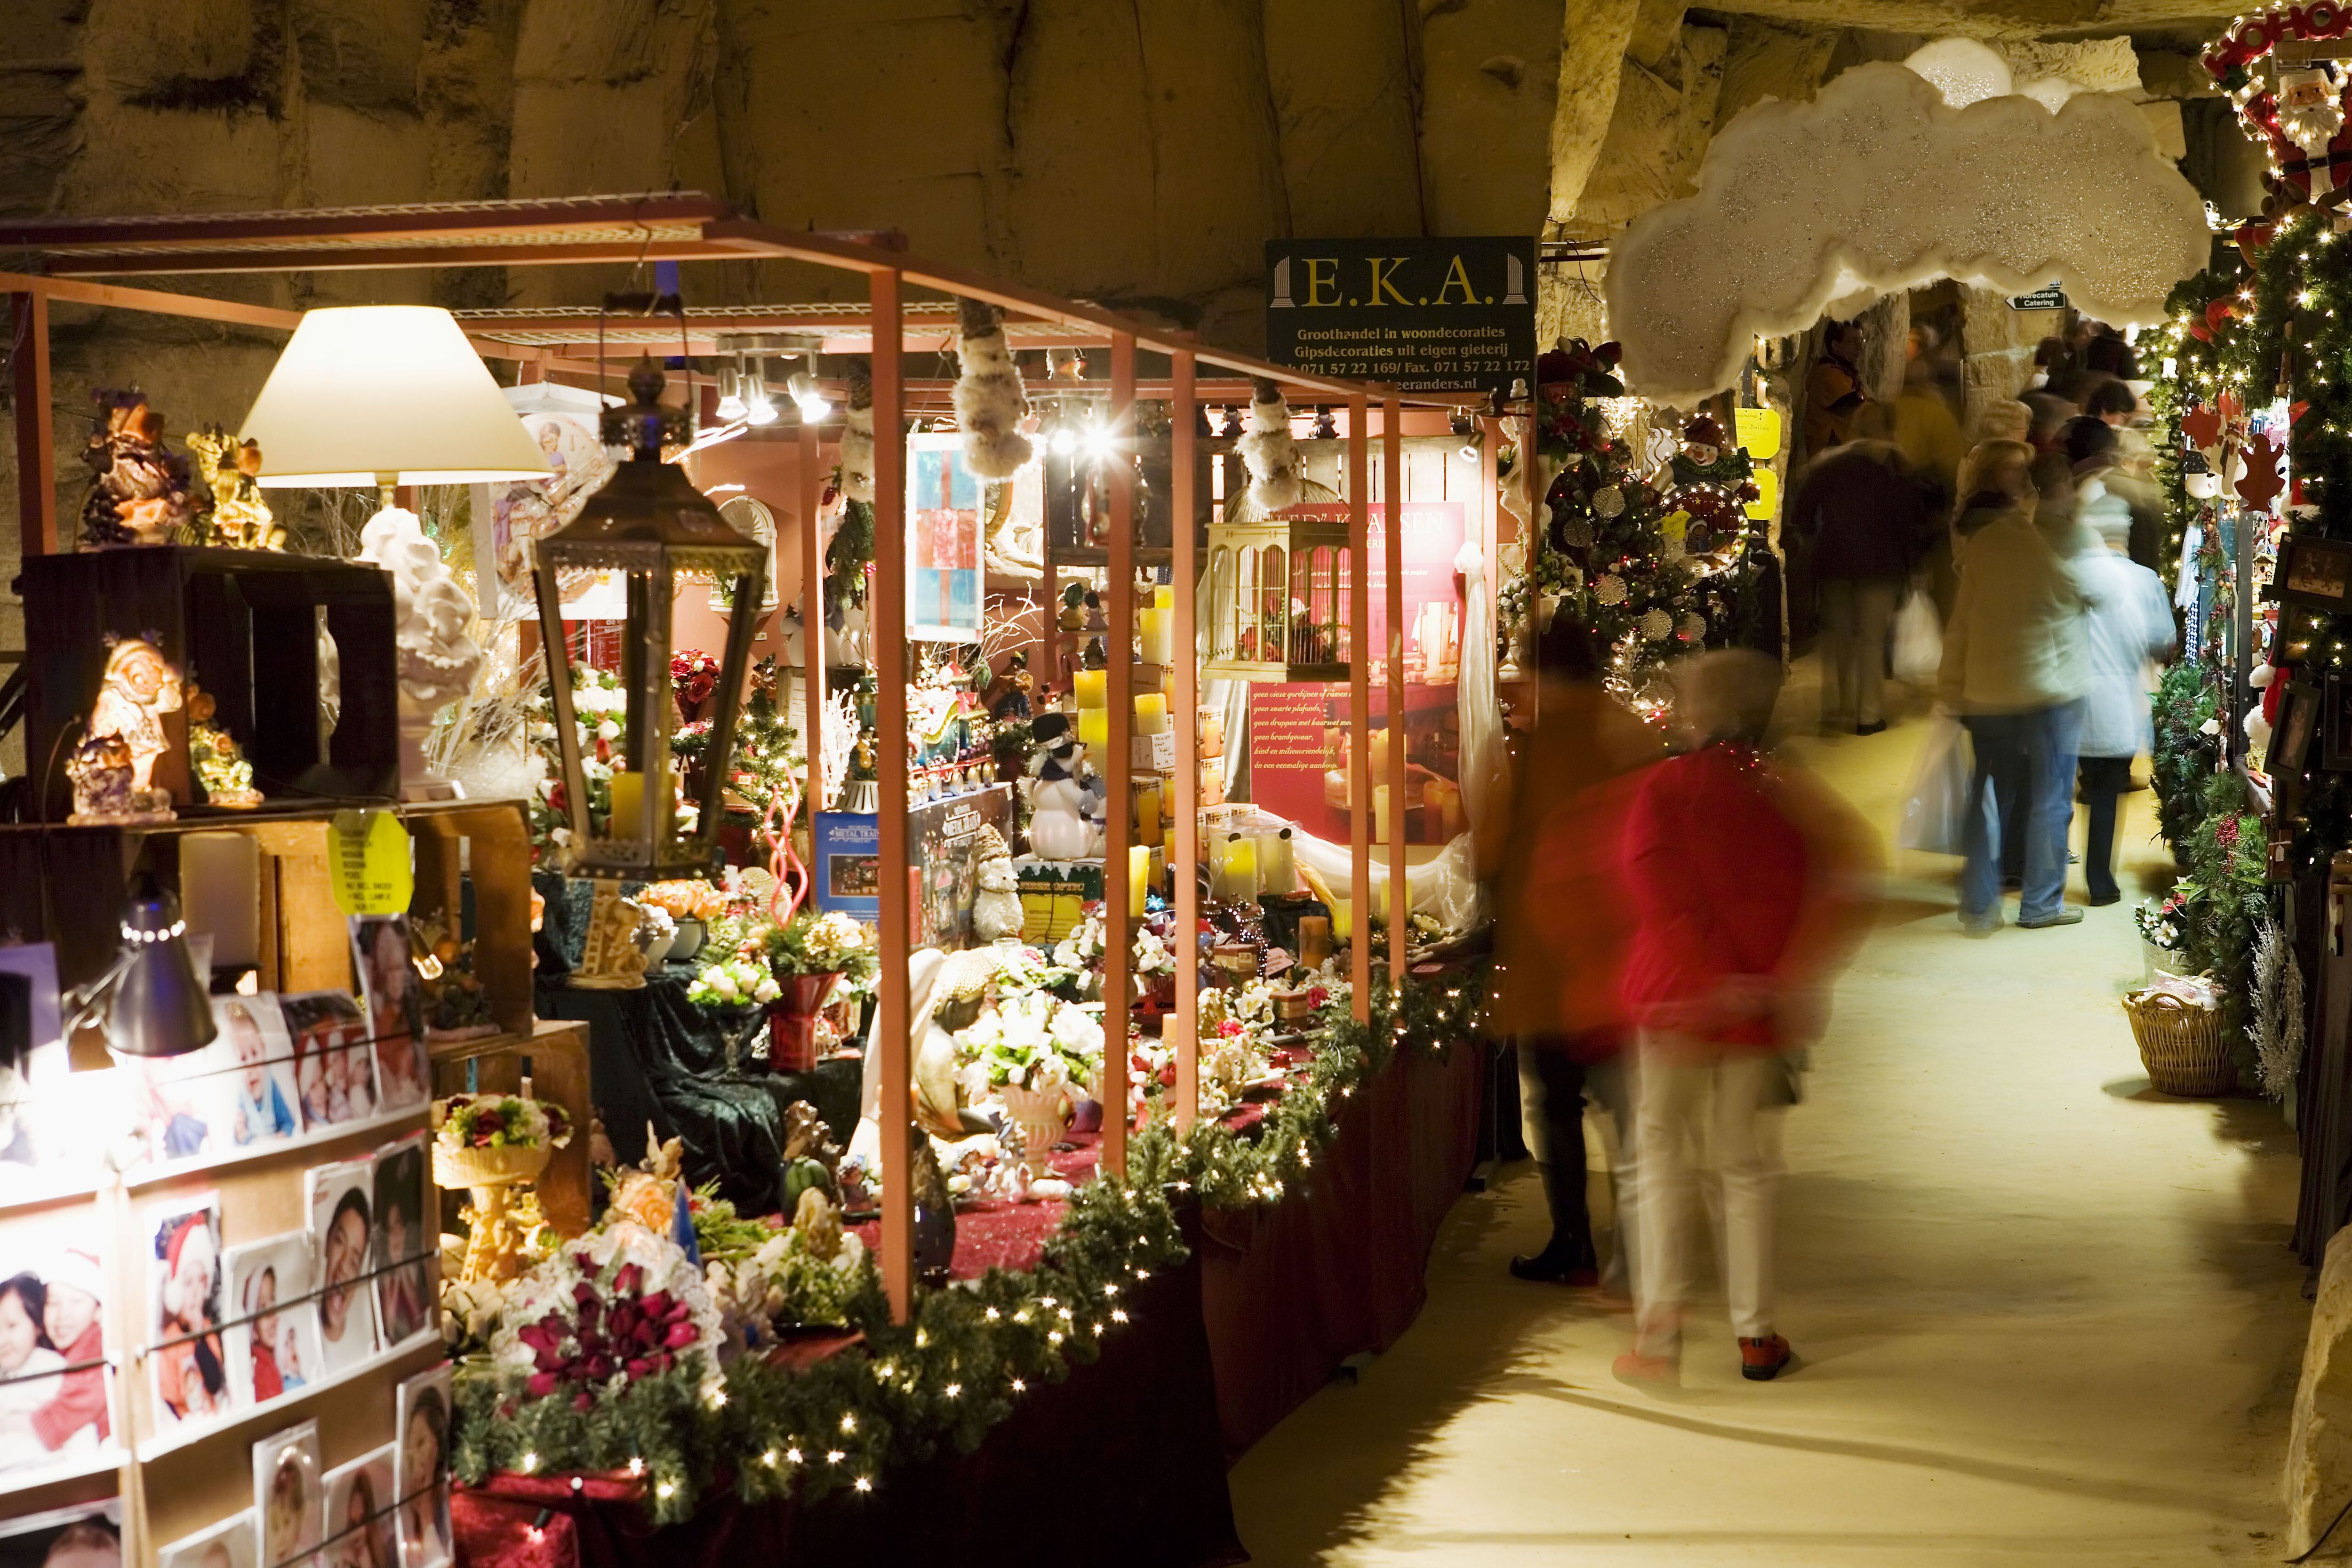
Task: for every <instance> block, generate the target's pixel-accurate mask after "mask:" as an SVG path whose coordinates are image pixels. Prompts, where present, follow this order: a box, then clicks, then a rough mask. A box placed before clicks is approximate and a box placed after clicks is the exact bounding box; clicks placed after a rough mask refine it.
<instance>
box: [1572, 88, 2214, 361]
mask: <svg viewBox="0 0 2352 1568" xmlns="http://www.w3.org/2000/svg"><path fill="white" fill-rule="evenodd" d="M2207 245H2208V237H2207V234H2206V229H2205V213H2204V205H2203V204H2202V203H2201V202H2200V200H2199V199H2198V196H2197V193H2196V192H2195V191H2194V190H2193V189H2192V188H2191V187H2190V185H2189V182H2188V181H2187V180H2185V179H2183V178H2181V176H2180V172H2179V170H2177V169H2175V168H2174V167H2173V166H2172V165H2171V164H2170V163H2168V162H2166V161H2165V159H2164V158H2163V156H2162V155H2161V154H2159V153H2158V151H2157V148H2156V142H2155V139H2154V137H2153V135H2152V134H2151V133H2150V132H2149V130H2148V127H2147V121H2146V120H2145V119H2143V118H2142V117H2141V115H2140V112H2139V110H2137V109H2136V108H2134V107H2133V106H2132V105H2131V104H2130V103H2128V102H2126V101H2125V100H2122V99H2119V98H2116V97H2113V96H2110V95H2108V94H2105V93H2083V94H2080V95H2079V96H2077V97H2075V98H2074V99H2071V100H2068V102H2067V104H2066V106H2065V108H2064V109H2063V110H2059V111H2058V112H2057V113H2055V114H2053V113H2052V112H2050V110H2047V109H2045V108H2043V107H2042V105H2041V104H2039V103H2036V102H2035V101H2033V100H2032V99H2030V98H2025V97H2021V96H2017V95H2011V96H2008V97H2001V98H1989V99H1985V100H1982V101H1979V102H1976V103H1971V104H1969V105H1968V106H1967V107H1966V108H1963V109H1953V108H1951V107H1949V106H1948V105H1947V104H1946V103H1945V102H1944V101H1943V100H1942V98H1941V97H1940V96H1939V95H1938V93H1937V89H1936V88H1935V87H1933V86H1931V85H1930V84H1929V83H1928V82H1927V80H1925V79H1923V78H1921V77H1919V76H1917V75H1916V74H1915V73H1913V72H1912V71H1909V70H1906V69H1905V68H1903V67H1901V66H1899V65H1889V64H1873V65H1865V66H1857V67H1856V68H1853V70H1850V71H1847V72H1846V73H1845V74H1844V75H1843V76H1841V77H1839V78H1838V79H1836V80H1834V81H1832V82H1831V83H1830V84H1829V85H1828V86H1827V87H1825V88H1823V89H1822V92H1821V95H1820V96H1819V97H1818V98H1816V99H1815V100H1813V101H1812V102H1811V103H1784V102H1780V101H1777V100H1770V99H1767V100H1764V101H1762V102H1760V103H1757V104H1754V105H1752V106H1750V107H1749V108H1748V109H1746V110H1742V111H1741V112H1740V113H1739V114H1738V117H1737V118H1735V119H1734V120H1733V121H1731V123H1730V124H1728V125H1727V126H1725V127H1724V128H1723V130H1722V131H1721V132H1719V133H1718V134H1717V136H1716V138H1715V142H1714V144H1713V145H1712V146H1710V147H1709V148H1708V149H1707V153H1706V162H1705V163H1703V164H1702V165H1701V166H1700V169H1699V176H1698V191H1697V194H1696V195H1692V196H1689V197H1686V198H1685V199H1684V200H1681V201H1676V202H1669V203H1667V204H1666V205H1664V206H1661V207H1655V208H1653V209H1652V210H1651V211H1650V212H1648V213H1645V214H1644V215H1643V216H1641V217H1639V218H1637V219H1635V220H1634V221H1633V226H1631V227H1630V228H1628V229H1627V230H1626V231H1625V234H1624V236H1623V237H1622V238H1620V239H1619V240H1618V242H1617V245H1616V247H1615V249H1614V251H1613V252H1612V255H1611V257H1610V261H1609V274H1608V280H1607V283H1606V285H1605V289H1606V292H1607V297H1608V304H1609V321H1610V323H1611V325H1612V328H1613V329H1614V330H1615V331H1616V333H1617V336H1618V339H1619V341H1620V342H1622V343H1623V344H1624V348H1625V359H1624V366H1623V368H1624V373H1625V376H1626V379H1627V381H1628V383H1629V384H1630V385H1631V386H1632V389H1633V391H1634V392H1637V393H1639V394H1641V395H1644V396H1647V397H1650V398H1653V399H1654V400H1656V401H1658V402H1661V403H1667V404H1672V405H1678V406H1682V407H1688V406H1691V405H1695V404H1696V403H1697V402H1698V401H1699V400H1700V399H1702V398H1704V397H1706V396H1709V395H1712V394H1714V393H1717V392H1720V391H1723V390H1725V389H1726V388H1727V387H1730V386H1732V385H1733V384H1736V383H1737V382H1738V377H1739V372H1740V367H1741V366H1742V365H1743V364H1744V363H1746V361H1747V358H1748V352H1749V350H1750V349H1751V347H1752V346H1753V344H1754V342H1755V340H1756V338H1757V337H1759V336H1765V337H1778V336H1781V335H1783V334H1786V333H1790V332H1799V331H1804V330H1805V329H1806V328H1808V327H1811V325H1812V324H1813V323H1814V322H1815V321H1818V320H1820V319H1821V317H1822V313H1823V312H1824V311H1825V310H1829V308H1830V307H1831V306H1832V304H1833V303H1834V304H1835V305H1836V306H1837V307H1838V308H1839V310H1840V311H1841V312H1847V313H1850V312H1851V311H1853V310H1857V309H1860V308H1861V307H1862V306H1863V305H1865V304H1867V303H1868V302H1869V301H1870V300H1874V299H1876V298H1877V297H1879V296H1880V295H1883V294H1889V293H1893V292H1894V291H1895V290H1897V289H1911V288H1916V287H1918V286H1920V285H1922V284H1926V283H1930V282H1933V281H1935V280H1936V279H1939V278H1954V279H1959V280H1960V281H1962V282H1965V283H1970V284H1974V285H1976V286H1978V287H1980V288H1987V289H1997V290H1999V291H2000V292H2001V293H2004V294H2023V293H2028V292H2031V291H2032V290H2033V289H2038V288H2041V287H2042V286H2043V285H2044V284H2048V283H2058V284H2061V285H2063V287H2064V289H2065V290H2066V294H2067V297H2068V299H2069V300H2071V301H2072V302H2073V303H2074V305H2075V306H2077V307H2078V308H2079V309H2080V310H2082V311H2083V312H2084V314H2085V315H2088V316H2091V317H2093V318H2095V319H2096V320H2099V321H2107V322H2111V323H2113V324H2115V325H2117V326H2128V325H2133V324H2152V323H2154V322H2157V321H2161V320H2163V319H2164V297H2165V295H2166V293H2167V292H2168V290H2169V289H2171V287H2172V285H2173V284H2174V283H2176V282H2178V281H2179V280H2180V279H2183V278H2185V277H2188V276H2189V274H2190V273H2193V272H2195V271H2197V270H2198V269H2199V268H2201V267H2203V266H2204V265H2205V260H2206V250H2207Z"/></svg>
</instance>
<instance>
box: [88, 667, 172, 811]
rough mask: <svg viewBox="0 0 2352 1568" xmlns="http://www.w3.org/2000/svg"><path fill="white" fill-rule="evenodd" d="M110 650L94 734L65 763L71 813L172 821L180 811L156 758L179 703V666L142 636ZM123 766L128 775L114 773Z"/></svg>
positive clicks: (94, 710)
mask: <svg viewBox="0 0 2352 1568" xmlns="http://www.w3.org/2000/svg"><path fill="white" fill-rule="evenodd" d="M111 649H112V651H110V653H109V654H108V655H107V658H106V672H105V675H104V678H103V684H101V685H100V688H99V692H98V700H97V701H96V702H95V703H93V704H92V705H91V707H90V710H89V737H88V739H86V740H84V741H83V742H82V743H81V744H80V745H79V747H77V748H75V751H74V754H73V756H72V758H71V759H70V760H69V761H68V763H67V776H68V777H69V778H71V779H72V780H73V781H74V796H75V800H74V806H75V809H74V813H73V815H72V816H70V817H68V821H70V822H73V823H76V824H81V823H86V822H170V821H172V820H173V817H174V816H177V813H175V812H174V811H173V809H172V795H171V792H170V791H169V790H161V789H157V788H156V787H155V759H156V758H158V757H160V756H162V755H163V748H164V745H165V741H164V737H163V715H164V714H166V713H171V712H175V711H177V710H179V708H180V704H181V688H180V672H179V671H178V670H176V669H173V668H172V666H171V664H170V663H169V662H168V661H166V660H165V658H163V654H161V653H160V652H158V651H157V650H156V647H155V645H154V644H153V643H152V642H149V641H147V640H146V639H145V638H143V637H123V638H121V639H120V640H118V641H114V642H112V643H111ZM126 764H127V767H126ZM126 771H127V773H128V777H127V780H125V779H121V778H118V777H117V775H118V774H119V773H123V772H126Z"/></svg>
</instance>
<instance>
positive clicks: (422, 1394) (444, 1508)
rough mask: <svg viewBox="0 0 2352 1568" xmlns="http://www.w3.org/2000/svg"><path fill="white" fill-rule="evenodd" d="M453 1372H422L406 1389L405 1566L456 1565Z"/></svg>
mask: <svg viewBox="0 0 2352 1568" xmlns="http://www.w3.org/2000/svg"><path fill="white" fill-rule="evenodd" d="M449 1409H450V1369H449V1368H448V1367H447V1366H446V1364H445V1365H442V1366H436V1367H435V1368H434V1369H433V1370H432V1371H430V1372H420V1373H417V1374H416V1375H415V1377H412V1378H410V1379H409V1380H408V1381H407V1382H406V1383H404V1384H401V1385H400V1411H399V1416H400V1424H399V1426H398V1427H397V1428H396V1430H397V1431H398V1433H399V1439H400V1440H399V1445H398V1446H399V1450H400V1452H399V1456H398V1460H397V1464H396V1467H395V1473H394V1490H396V1491H397V1492H398V1493H399V1495H400V1562H401V1568H442V1565H443V1564H444V1563H447V1562H449V1561H450V1557H451V1551H450V1544H449V1543H450V1534H449Z"/></svg>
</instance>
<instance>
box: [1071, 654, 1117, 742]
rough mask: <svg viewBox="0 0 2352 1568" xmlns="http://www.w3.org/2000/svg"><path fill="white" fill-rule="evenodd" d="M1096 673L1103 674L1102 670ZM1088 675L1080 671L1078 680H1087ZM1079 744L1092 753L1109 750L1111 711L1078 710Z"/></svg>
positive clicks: (1098, 709)
mask: <svg viewBox="0 0 2352 1568" xmlns="http://www.w3.org/2000/svg"><path fill="white" fill-rule="evenodd" d="M1095 673H1096V674H1097V675H1099V674H1101V673H1102V672H1101V671H1100V670H1097V671H1095ZM1086 675H1087V672H1086V671H1085V670H1080V671H1079V672H1078V678H1079V679H1082V680H1083V679H1086ZM1078 744H1080V745H1081V746H1084V747H1085V748H1086V749H1087V750H1088V751H1090V752H1104V751H1108V749H1109V747H1110V710H1109V709H1108V708H1081V709H1079V710H1078Z"/></svg>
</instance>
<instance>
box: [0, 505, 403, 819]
mask: <svg viewBox="0 0 2352 1568" xmlns="http://www.w3.org/2000/svg"><path fill="white" fill-rule="evenodd" d="M16 587H17V591H18V594H19V595H20V596H21V597H22V598H23V599H24V601H25V641H26V647H34V648H39V649H41V650H42V651H41V655H40V657H39V658H37V659H35V660H33V661H32V666H31V681H30V685H29V687H28V689H27V690H26V703H25V761H26V770H27V771H28V772H29V773H31V774H32V776H33V779H34V781H35V783H34V801H35V803H36V804H35V805H34V806H33V808H32V810H33V813H34V815H35V816H37V817H38V818H39V819H40V820H42V821H45V822H63V821H64V820H65V818H66V816H67V814H68V812H69V811H70V810H71V809H72V795H71V791H70V789H69V788H68V784H67V781H66V776H65V766H64V763H65V757H66V754H67V752H68V751H69V750H70V748H71V747H72V745H73V743H74V742H76V741H78V740H79V739H80V726H81V725H82V724H83V723H84V722H85V721H87V720H88V719H89V711H90V705H91V704H92V703H93V702H94V701H95V700H97V698H98V692H99V686H100V680H101V678H102V676H103V674H104V671H105V668H106V657H107V644H106V638H107V637H109V636H110V635H111V636H114V637H151V638H152V639H153V640H154V641H155V642H156V645H157V647H159V648H161V650H162V651H163V657H164V658H166V659H169V660H170V661H171V662H172V664H173V666H174V667H176V668H178V669H179V670H180V672H181V674H183V675H184V676H185V677H186V678H187V679H190V680H194V681H196V682H198V683H200V684H201V685H202V686H203V687H204V689H205V691H207V692H209V693H210V694H211V695H212V697H213V698H214V700H215V701H216V702H217V703H218V705H219V706H218V710H217V711H216V712H215V716H214V722H215V724H218V725H219V726H220V727H221V728H223V729H225V730H226V731H228V732H229V734H230V735H231V736H232V737H234V738H235V739H236V742H237V744H238V746H240V747H241V748H242V749H243V750H244V752H245V755H246V757H247V760H249V761H250V762H251V763H253V782H254V785H255V787H256V788H257V789H259V790H260V791H261V793H262V794H263V795H266V796H268V797H269V798H270V799H272V800H280V799H319V798H330V799H345V800H349V799H371V798H373V799H381V800H390V799H393V798H395V797H396V796H397V795H399V794H400V746H399V700H400V689H399V683H398V680H397V679H396V675H395V671H396V670H397V669H398V655H397V653H396V651H395V649H394V646H393V627H394V619H393V600H392V578H391V575H390V574H387V573H385V572H383V571H381V570H379V569H378V568H376V567H373V566H367V565H357V564H354V563H351V562H348V561H327V560H321V559H319V558H317V557H315V556H308V555H287V554H281V553H279V552H275V551H268V550H215V549H208V548H196V547H192V546H180V545H161V546H155V547H152V548H147V549H137V550H91V551H83V552H79V553H78V554H73V555H34V556H27V557H26V561H25V571H24V575H23V576H22V577H21V578H19V579H18V580H17V584H16ZM321 624H323V625H324V626H325V627H326V629H327V632H328V635H329V636H331V637H333V638H334V640H335V647H336V649H337V651H338V654H339V663H340V665H341V693H342V710H341V716H340V717H339V718H338V720H337V721H336V723H335V728H334V731H333V733H332V734H331V736H326V737H322V736H321V735H320V729H321V726H320V721H319V689H320V668H319V628H320V625H321ZM164 733H165V735H166V737H167V738H168V739H169V741H170V742H171V744H170V748H169V750H167V751H166V752H164V754H163V757H162V758H161V759H159V760H158V762H157V763H156V767H155V782H156V783H157V784H161V785H163V787H165V788H167V789H169V790H170V791H171V792H172V798H173V801H174V802H175V803H176V804H177V805H179V807H180V808H181V809H182V810H183V811H186V810H188V809H190V807H191V806H192V805H194V808H195V809H197V810H199V811H205V810H208V809H209V808H206V807H203V806H200V805H195V801H196V795H195V793H194V791H193V790H192V789H191V787H190V779H189V772H188V731H187V716H186V714H185V713H170V714H166V715H165V716H164Z"/></svg>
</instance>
